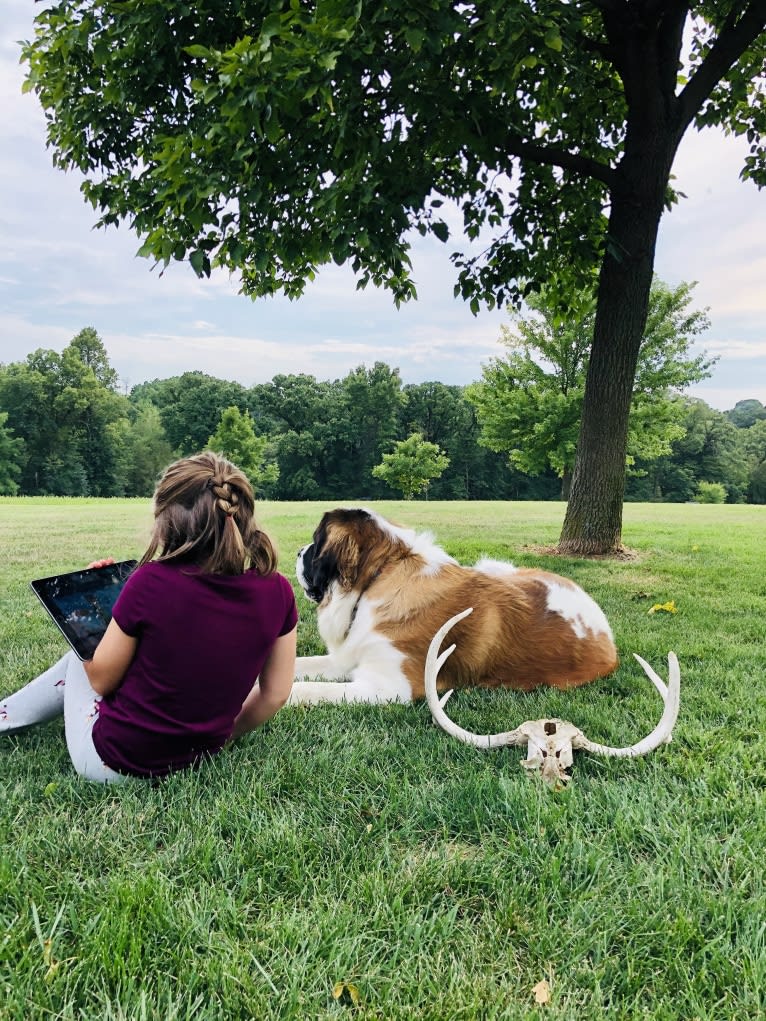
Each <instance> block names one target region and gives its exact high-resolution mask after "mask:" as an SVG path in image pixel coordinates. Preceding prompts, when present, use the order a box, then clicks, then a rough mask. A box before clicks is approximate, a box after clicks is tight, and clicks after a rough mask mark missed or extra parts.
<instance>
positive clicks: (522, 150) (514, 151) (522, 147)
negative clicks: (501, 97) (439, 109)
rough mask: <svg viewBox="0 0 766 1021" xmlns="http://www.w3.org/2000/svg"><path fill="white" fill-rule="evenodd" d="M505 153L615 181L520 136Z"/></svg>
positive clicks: (606, 171)
mask: <svg viewBox="0 0 766 1021" xmlns="http://www.w3.org/2000/svg"><path fill="white" fill-rule="evenodd" d="M765 2H766V0H765ZM505 151H506V155H508V156H518V157H519V159H526V160H530V161H531V162H532V163H540V164H542V165H543V166H548V167H560V168H561V169H562V170H571V171H573V172H574V173H576V174H582V175H583V176H585V177H592V178H594V179H595V180H596V181H601V183H602V184H605V185H606V186H607V188H612V187H613V186H614V185H615V184H616V181H617V177H616V175H615V172H614V170H612V168H611V167H610V166H608V165H607V164H606V163H602V162H601V161H600V160H596V159H592V158H591V157H590V156H579V155H578V154H577V153H573V152H567V150H566V149H558V148H556V147H555V146H546V145H539V144H538V143H536V142H525V141H524V139H523V138H522V137H521V136H520V135H513V134H509V135H507V136H506V138H505Z"/></svg>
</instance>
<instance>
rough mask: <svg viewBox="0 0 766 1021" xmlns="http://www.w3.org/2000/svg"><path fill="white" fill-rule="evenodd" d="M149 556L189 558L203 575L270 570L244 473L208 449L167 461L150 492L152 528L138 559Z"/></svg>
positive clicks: (272, 556) (269, 551)
mask: <svg viewBox="0 0 766 1021" xmlns="http://www.w3.org/2000/svg"><path fill="white" fill-rule="evenodd" d="M149 560H174V561H177V562H185V563H192V564H194V565H195V566H197V567H199V568H200V569H201V570H202V571H204V572H205V573H206V574H242V573H243V572H244V571H245V570H247V568H248V567H253V568H255V570H256V571H257V572H258V573H259V574H263V575H267V574H271V573H272V572H273V571H275V570H276V567H277V555H276V552H275V550H274V547H273V545H272V543H271V540H270V539H269V537H268V536H267V535H266V533H265V532H262V531H261V530H260V529H259V528H258V526H257V525H256V523H255V497H254V495H253V487H252V486H251V485H250V482H249V480H248V478H247V476H246V475H245V473H244V472H242V471H240V469H239V468H237V467H236V465H233V464H232V463H231V461H227V460H226V458H224V457H221V456H220V455H219V454H214V453H212V452H211V451H209V450H206V451H204V452H203V453H201V454H195V455H194V456H193V457H184V458H182V459H181V460H180V461H176V462H174V463H173V464H171V465H170V467H169V468H167V469H166V471H165V473H164V475H163V476H162V478H161V479H160V481H159V483H158V484H157V489H156V490H155V493H154V530H153V532H152V536H151V540H150V542H149V546H148V548H147V550H146V552H145V553H144V555H143V557H142V559H141V563H142V564H145V563H147V561H149Z"/></svg>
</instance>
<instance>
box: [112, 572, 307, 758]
mask: <svg viewBox="0 0 766 1021" xmlns="http://www.w3.org/2000/svg"><path fill="white" fill-rule="evenodd" d="M112 614H113V617H114V619H115V620H116V621H117V623H118V624H119V626H120V627H121V628H122V630H123V631H124V632H125V633H126V634H127V635H131V636H132V637H133V638H137V639H138V646H137V648H136V655H135V657H134V659H133V662H132V663H131V664H130V666H129V667H128V670H127V673H126V674H125V677H124V679H123V681H122V683H121V684H120V686H119V688H117V690H116V691H114V692H112V693H111V694H109V695H106V696H105V697H104V698H103V700H102V701H101V703H100V705H99V714H98V719H97V720H96V722H95V723H94V725H93V744H94V745H95V748H96V751H97V752H98V754H99V755H100V756H101V758H102V759H103V761H104V762H105V763H106V764H107V766H111V768H112V769H116V770H118V771H119V772H121V773H131V774H134V775H136V776H162V775H164V774H165V773H170V772H172V771H173V770H176V769H182V768H183V767H184V766H189V765H191V764H192V763H194V762H196V761H197V760H198V759H200V758H201V757H202V756H204V755H211V754H214V753H215V752H217V751H219V749H220V748H221V747H222V746H223V745H224V744H225V742H226V740H227V739H228V738H229V736H230V735H231V731H232V727H233V725H234V719H235V717H236V716H237V714H238V713H239V711H240V709H241V708H242V703H243V702H244V700H245V698H246V697H247V695H248V693H249V692H250V690H251V689H252V687H253V685H254V684H255V681H256V680H257V678H258V675H259V674H260V672H261V669H262V668H263V664H264V663H265V661H266V657H267V656H268V654H269V653H270V652H271V649H272V646H273V645H274V642H275V641H276V639H277V638H278V637H279V636H280V635H286V634H288V633H289V632H290V631H292V629H293V628H294V627H295V625H296V622H297V620H298V612H297V609H296V605H295V596H294V594H293V590H292V587H291V585H290V582H289V581H288V580H287V579H286V578H284V577H283V576H282V575H281V574H276V573H275V574H271V575H268V576H267V577H262V576H261V575H258V574H256V573H255V571H246V572H245V573H244V574H238V575H229V574H226V575H224V574H203V573H202V572H201V571H200V570H199V569H198V568H196V567H193V566H190V565H177V564H171V563H148V564H144V565H143V566H142V567H139V568H137V569H136V570H135V571H134V572H133V574H131V576H130V577H129V578H128V580H127V582H126V583H125V587H124V588H123V590H122V592H121V593H120V595H119V597H118V599H117V602H116V603H115V604H114V610H113V611H112Z"/></svg>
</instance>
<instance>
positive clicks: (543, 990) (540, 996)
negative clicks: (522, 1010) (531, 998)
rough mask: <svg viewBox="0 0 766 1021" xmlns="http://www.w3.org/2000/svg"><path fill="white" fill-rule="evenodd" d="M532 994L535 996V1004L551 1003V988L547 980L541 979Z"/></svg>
mask: <svg viewBox="0 0 766 1021" xmlns="http://www.w3.org/2000/svg"><path fill="white" fill-rule="evenodd" d="M532 992H533V993H534V994H535V1003H550V1002H551V987H550V985H549V984H548V982H547V981H546V980H545V979H541V980H540V981H539V982H538V983H537V985H536V986H535V987H534V989H533V990H532Z"/></svg>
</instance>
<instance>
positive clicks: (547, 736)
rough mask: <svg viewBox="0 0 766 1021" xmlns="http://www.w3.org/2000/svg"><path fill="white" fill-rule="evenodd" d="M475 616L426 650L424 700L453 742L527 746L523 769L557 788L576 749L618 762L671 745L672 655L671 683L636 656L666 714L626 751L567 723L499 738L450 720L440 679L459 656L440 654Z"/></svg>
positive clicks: (675, 691)
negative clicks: (444, 643)
mask: <svg viewBox="0 0 766 1021" xmlns="http://www.w3.org/2000/svg"><path fill="white" fill-rule="evenodd" d="M469 613H473V607H471V608H470V609H468V610H463V612H462V613H458V614H457V615H456V616H454V617H451V618H450V619H449V620H448V621H447V622H446V623H445V624H443V625H442V626H441V627H440V628H439V630H438V631H437V632H436V634H435V635H434V637H433V638H432V639H431V644H430V646H429V648H428V656H427V658H426V668H425V688H426V701H427V702H428V707H429V709H430V710H431V716H432V717H433V720H434V723H437V724H438V725H439V726H440V727H441V728H442V729H443V730H445V731H446V732H447V733H448V734H451V735H452V737H456V738H457V739H458V740H459V741H463V742H465V743H466V744H471V745H474V746H475V747H477V748H501V747H507V746H510V745H523V744H526V746H527V757H526V759H524V760H523V761H522V763H521V764H522V766H524V768H525V769H528V770H530V771H534V772H539V773H540V776H541V777H542V778H543V780H545V781H546V782H547V783H549V784H551V785H553V786H560V785H562V784H565V783H567V782H568V781H569V780H570V779H571V778H570V776H569V772H568V770H569V769H570V768H571V766H572V761H573V756H572V752H573V750H582V751H588V752H593V753H594V754H596V755H606V756H612V757H617V758H634V757H636V756H638V755H647V754H648V753H649V752H651V751H654V749H655V748H658V747H659V746H660V745H661V744H667V743H668V742H669V741H670V740H671V738H672V735H673V727H674V726H675V723H676V720H677V719H678V710H679V707H680V691H681V671H680V667H679V665H678V660H677V658H676V655H675V653H674V652H671V653H669V654H668V669H669V675H668V684H667V685H666V684H665V682H664V681H663V680H662V679H661V678H660V677H658V676H657V674H656V673H655V672H654V670H652V668H651V667H650V666H649V664H648V663H647V662H646V661H645V660H643V659H641V657H640V656H638V655H636V654H635V653H634V655H635V656H636V659H637V660H638V662H639V663H640V664H641V666H642V667H643V669H644V672H645V673H646V675H647V677H648V678H649V680H650V681H651V682H652V684H653V685H654V686H655V688H656V689H657V691H658V692H659V693H660V695H661V697H662V700H663V703H664V710H663V713H662V717H661V718H660V722H659V723H658V724H657V726H656V727H655V728H654V730H653V731H652V732H651V734H649V735H647V737H645V738H644V739H643V740H642V741H638V742H637V743H636V744H633V745H629V746H628V747H626V748H612V747H610V746H609V745H602V744H597V743H596V742H594V741H590V740H589V739H588V738H587V737H586V736H585V734H583V732H582V731H581V730H579V729H578V728H577V727H575V726H574V724H572V723H568V722H567V721H566V720H558V719H551V720H527V721H526V722H525V723H522V724H521V726H519V727H516V729H515V730H509V731H506V732H504V733H500V734H474V733H472V732H471V731H469V730H464V729H463V728H462V727H459V726H458V725H457V724H456V723H453V722H452V720H450V718H449V717H448V716H447V714H446V712H445V711H444V706H445V705H446V704H447V701H448V699H449V697H450V695H451V694H452V692H451V691H448V692H447V693H446V694H445V695H443V696H442V697H441V699H440V698H439V696H438V694H437V691H436V678H437V675H438V673H439V670H440V669H441V667H442V666H443V664H444V661H445V660H446V659H447V658H448V657H449V656H451V655H452V653H453V652H454V651H455V646H454V645H451V646H449V648H447V649H445V650H444V652H442V653H441V654H440V653H439V649H440V647H441V644H442V641H443V640H444V638H445V636H446V634H447V633H448V631H449V630H450V629H451V628H452V627H454V625H455V624H457V622H458V621H459V620H462V619H463V618H464V617H467V616H468V614H469Z"/></svg>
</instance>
